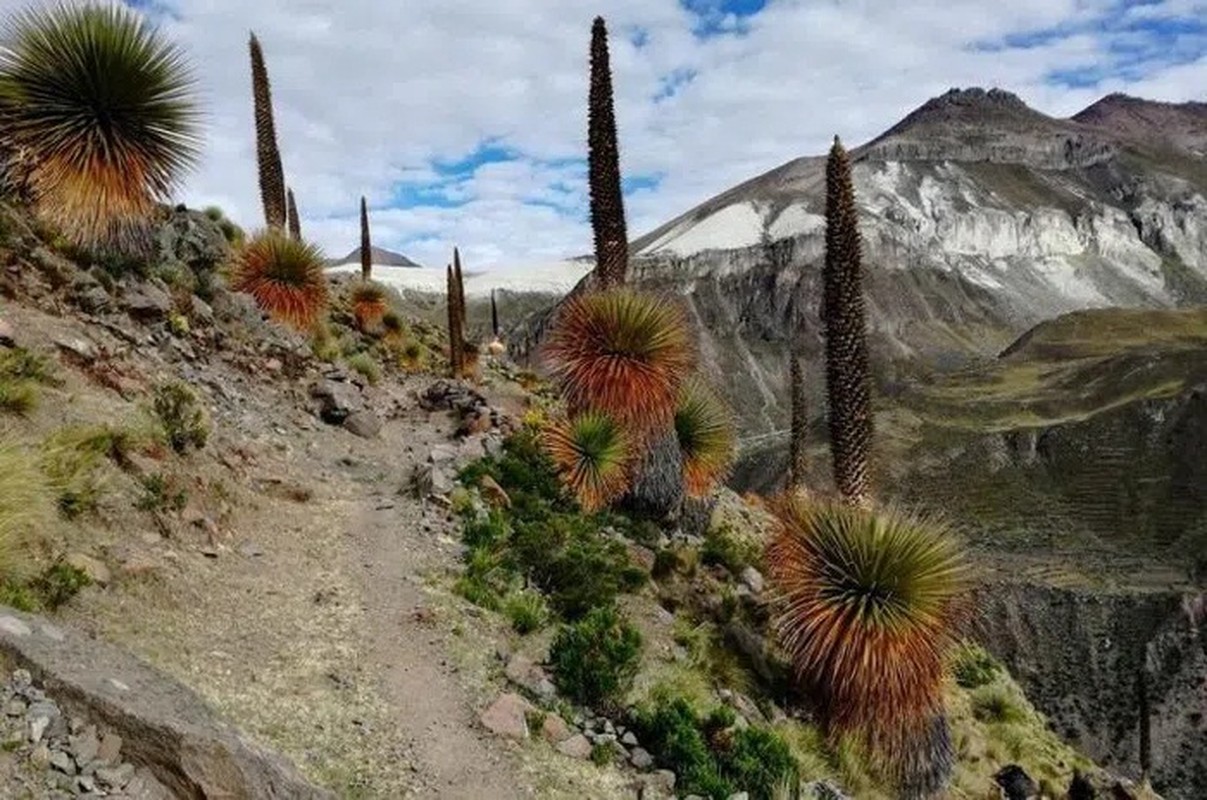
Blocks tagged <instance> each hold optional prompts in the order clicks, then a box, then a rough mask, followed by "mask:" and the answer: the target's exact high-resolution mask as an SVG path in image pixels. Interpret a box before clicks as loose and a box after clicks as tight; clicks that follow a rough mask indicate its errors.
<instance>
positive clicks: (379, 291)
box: [351, 281, 390, 333]
mask: <svg viewBox="0 0 1207 800" xmlns="http://www.w3.org/2000/svg"><path fill="white" fill-rule="evenodd" d="M351 301H352V316H354V317H356V327H358V328H360V330H361V331H363V332H365V333H372V332H374V331H376V330H377V329H378V328H379V327H380V326H381V323H382V319H383V318H384V317H385V315H386V312H387V311H389V310H390V302H389V298H388V297H387V295H386V290H385V287H383V286H382V285H381V284H378V283H373V282H372V281H365V282H362V283H358V284H356V285H355V286H353V287H352V295H351Z"/></svg>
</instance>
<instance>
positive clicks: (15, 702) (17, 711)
mask: <svg viewBox="0 0 1207 800" xmlns="http://www.w3.org/2000/svg"><path fill="white" fill-rule="evenodd" d="M27 708H29V706H28V705H27V704H26V703H25V701H24V700H22V699H21V698H19V697H18V698H13V699H12V700H9V701H8V702H7V703H5V704H4V715H5V716H8V717H20V716H24V714H25V711H26V709H27Z"/></svg>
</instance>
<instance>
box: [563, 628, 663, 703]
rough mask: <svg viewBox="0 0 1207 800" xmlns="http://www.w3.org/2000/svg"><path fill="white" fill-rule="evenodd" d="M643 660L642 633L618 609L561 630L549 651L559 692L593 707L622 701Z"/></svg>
mask: <svg viewBox="0 0 1207 800" xmlns="http://www.w3.org/2000/svg"><path fill="white" fill-rule="evenodd" d="M640 657H641V633H640V632H639V631H638V630H637V629H636V628H634V627H633V626H632V625H631V624H630V623H629V622H628V621H627V620H625V619H624V618H623V617H622V616H621V615H620V613H619V612H618V611H617V610H616V609H615V608H597V609H595V610H594V611H592V612H590V613H589V614H587V615H586V617H584V618H583V619H582V621H580V622H576V623H573V624H571V625H567V626H566V627H564V628H562V629H561V630H560V631H559V632H558V634H557V636H556V637H555V638H554V640H553V644H552V645H551V646H550V649H549V661H550V663H551V664H552V667H553V679H554V681H555V682H556V683H557V686H558V688H559V689H561V691H562V692H563V693H565V694H566V695H567V696H568V697H570V698H572V699H573V700H575V701H577V702H580V703H584V704H586V705H591V706H594V705H597V704H610V703H615V702H618V701H619V700H621V699H622V698H623V696H624V693H625V692H627V691H628V689H629V687H630V686H632V683H633V678H634V677H635V676H636V674H637V666H638V661H639V660H640Z"/></svg>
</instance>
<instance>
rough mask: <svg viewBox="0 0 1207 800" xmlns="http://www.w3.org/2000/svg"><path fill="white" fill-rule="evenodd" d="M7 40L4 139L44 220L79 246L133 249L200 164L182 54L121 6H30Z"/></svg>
mask: <svg viewBox="0 0 1207 800" xmlns="http://www.w3.org/2000/svg"><path fill="white" fill-rule="evenodd" d="M0 40H2V41H3V42H4V44H5V46H4V47H3V48H0V107H3V114H2V115H0V138H3V139H5V140H6V146H7V147H9V148H10V149H13V150H14V151H16V152H19V153H21V154H23V158H22V164H21V165H20V169H21V170H22V171H23V172H24V173H25V174H24V175H23V176H21V181H20V182H21V183H22V184H23V185H24V186H26V187H27V188H28V189H29V190H30V191H31V193H32V195H33V198H34V201H35V203H36V208H37V210H38V211H39V212H40V214H41V215H42V216H43V217H44V218H46V219H47V220H48V221H50V222H51V223H52V224H55V225H57V226H59V227H60V228H61V229H62V230H63V232H64V233H65V234H66V235H67V236H68V238H70V239H71V240H73V241H75V242H76V243H77V244H81V245H85V246H97V245H105V246H116V247H118V248H120V249H125V250H128V249H130V248H131V246H132V245H133V244H135V243H137V242H139V241H141V240H142V239H143V238H144V237H142V236H141V235H140V234H142V233H145V229H146V223H147V221H148V220H149V218H150V216H151V215H152V214H153V212H154V211H155V208H156V204H157V203H158V202H161V201H164V200H166V199H167V198H168V197H169V195H170V194H171V192H172V190H173V189H174V188H176V186H177V185H178V184H179V182H180V179H181V178H182V177H183V176H184V174H185V173H186V172H187V170H188V169H189V168H191V167H192V166H193V165H194V164H195V163H196V160H197V157H198V155H199V154H200V138H199V133H200V127H199V121H200V118H199V112H198V105H197V101H196V98H195V85H196V84H195V81H194V78H193V75H192V72H191V70H190V68H189V67H188V65H187V63H186V59H185V56H184V53H183V51H181V50H180V49H179V48H178V47H177V46H176V45H175V44H173V43H171V42H169V41H167V40H166V39H165V38H164V37H163V36H162V35H161V34H160V33H159V32H158V31H157V30H156V29H155V28H154V27H152V26H151V25H150V24H149V23H148V22H147V21H146V19H145V18H144V17H143V16H142V15H141V14H139V13H138V12H137V11H134V10H132V9H130V8H128V7H126V6H124V5H122V4H121V3H103V4H101V3H86V4H68V3H60V4H58V5H53V6H33V7H30V8H27V9H25V10H23V11H18V12H15V13H12V14H11V15H8V19H7V21H6V22H5V23H4V24H3V27H2V28H0Z"/></svg>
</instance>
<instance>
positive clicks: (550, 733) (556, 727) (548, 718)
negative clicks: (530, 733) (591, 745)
mask: <svg viewBox="0 0 1207 800" xmlns="http://www.w3.org/2000/svg"><path fill="white" fill-rule="evenodd" d="M572 735H573V731H571V730H570V726H569V725H567V724H566V721H565V720H564V719H562V718H561V717H560V716H558V715H557V714H546V715H545V721H544V722H543V723H541V736H542V738H544V740H545V741H547V742H549V743H550V744H561V743H562V742H564V741H566V740H567V739H569V738H570V737H571V736H572Z"/></svg>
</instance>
